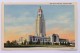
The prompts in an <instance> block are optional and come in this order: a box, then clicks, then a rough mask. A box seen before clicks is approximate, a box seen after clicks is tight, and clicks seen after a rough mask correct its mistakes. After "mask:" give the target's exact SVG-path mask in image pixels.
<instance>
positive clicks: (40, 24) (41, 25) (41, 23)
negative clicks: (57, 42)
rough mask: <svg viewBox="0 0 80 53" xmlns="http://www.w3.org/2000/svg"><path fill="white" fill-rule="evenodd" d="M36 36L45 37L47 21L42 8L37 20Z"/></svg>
mask: <svg viewBox="0 0 80 53" xmlns="http://www.w3.org/2000/svg"><path fill="white" fill-rule="evenodd" d="M36 34H37V36H39V37H45V36H46V34H45V20H44V15H43V11H42V9H41V6H40V8H39V9H38V14H37V19H36Z"/></svg>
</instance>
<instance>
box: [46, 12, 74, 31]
mask: <svg viewBox="0 0 80 53" xmlns="http://www.w3.org/2000/svg"><path fill="white" fill-rule="evenodd" d="M70 16H71V13H70V12H66V13H64V14H63V13H62V14H59V15H57V16H55V17H53V18H52V19H47V20H46V26H47V27H46V28H47V30H48V29H50V28H55V27H61V28H62V29H66V28H69V29H70V30H72V29H73V26H74V25H73V24H74V18H71V17H70Z"/></svg>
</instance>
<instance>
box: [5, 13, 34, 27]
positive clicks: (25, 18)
mask: <svg viewBox="0 0 80 53" xmlns="http://www.w3.org/2000/svg"><path fill="white" fill-rule="evenodd" d="M29 15H30V13H29V12H24V13H22V14H21V15H19V16H18V17H17V16H13V15H11V14H7V15H5V18H4V19H5V26H17V25H30V24H33V22H34V17H31V16H29Z"/></svg>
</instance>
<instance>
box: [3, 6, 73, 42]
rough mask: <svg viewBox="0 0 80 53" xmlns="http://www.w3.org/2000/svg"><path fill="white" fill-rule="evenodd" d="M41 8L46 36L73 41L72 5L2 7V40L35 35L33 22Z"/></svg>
mask: <svg viewBox="0 0 80 53" xmlns="http://www.w3.org/2000/svg"><path fill="white" fill-rule="evenodd" d="M40 6H41V8H42V10H43V14H44V19H45V25H46V36H50V35H52V34H54V33H55V34H58V35H59V37H60V38H64V39H69V40H75V30H74V23H75V21H74V6H73V5H4V40H5V41H7V40H11V41H12V40H18V39H19V38H20V37H24V38H26V37H27V36H29V35H35V23H36V22H35V21H36V18H37V13H38V9H39V7H40Z"/></svg>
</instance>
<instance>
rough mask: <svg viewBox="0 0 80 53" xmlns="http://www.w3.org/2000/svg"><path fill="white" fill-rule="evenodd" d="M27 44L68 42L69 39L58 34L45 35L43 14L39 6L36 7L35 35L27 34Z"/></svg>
mask: <svg viewBox="0 0 80 53" xmlns="http://www.w3.org/2000/svg"><path fill="white" fill-rule="evenodd" d="M27 42H28V43H27V44H33V43H34V44H36V43H38V44H52V45H54V44H58V45H60V44H68V43H69V41H68V40H67V39H61V38H59V35H58V34H52V35H48V37H47V36H46V26H45V19H44V14H43V10H42V8H41V6H40V7H39V9H38V13H37V18H36V33H35V35H29V36H28V38H27Z"/></svg>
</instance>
